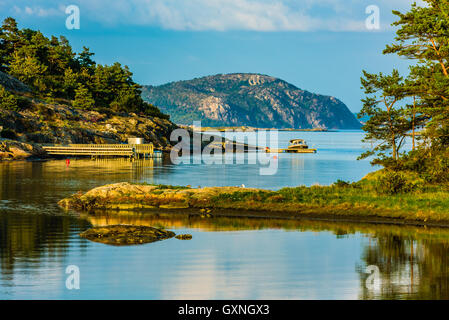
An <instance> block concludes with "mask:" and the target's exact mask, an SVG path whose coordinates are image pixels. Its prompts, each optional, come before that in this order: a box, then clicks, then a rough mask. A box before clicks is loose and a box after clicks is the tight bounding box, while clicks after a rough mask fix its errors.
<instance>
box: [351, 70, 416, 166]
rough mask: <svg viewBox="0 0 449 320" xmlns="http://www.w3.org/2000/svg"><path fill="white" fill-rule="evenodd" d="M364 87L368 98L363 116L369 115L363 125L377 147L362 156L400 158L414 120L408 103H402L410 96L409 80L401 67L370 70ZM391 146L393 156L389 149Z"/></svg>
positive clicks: (362, 80) (366, 138)
mask: <svg viewBox="0 0 449 320" xmlns="http://www.w3.org/2000/svg"><path fill="white" fill-rule="evenodd" d="M363 74H364V77H362V78H361V82H362V88H364V90H365V94H366V95H367V97H366V98H364V99H363V100H362V102H363V108H362V110H361V111H360V113H359V117H363V116H368V117H369V120H368V121H367V122H366V124H365V125H364V126H363V130H365V131H366V132H367V133H366V135H365V138H364V141H365V142H375V145H374V146H373V148H372V149H371V150H369V151H367V152H365V153H363V154H362V155H361V156H360V158H361V159H363V158H366V157H368V156H371V155H374V154H375V155H377V156H378V158H375V159H374V161H373V163H379V162H383V163H386V162H387V161H388V160H389V159H392V160H393V161H398V160H399V155H400V149H401V147H402V146H403V144H404V141H405V138H406V136H407V133H408V132H409V131H410V130H411V129H412V123H411V121H410V120H408V119H407V117H406V113H405V109H404V107H401V106H400V104H401V102H402V100H403V99H404V97H405V96H406V91H405V83H404V81H403V78H402V77H401V76H400V75H399V72H398V71H397V70H393V72H392V74H391V75H384V74H382V73H379V74H370V73H368V72H366V71H363ZM390 150H391V157H390V155H389V154H387V153H385V152H386V151H390Z"/></svg>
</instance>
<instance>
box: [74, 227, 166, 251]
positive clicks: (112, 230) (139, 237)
mask: <svg viewBox="0 0 449 320" xmlns="http://www.w3.org/2000/svg"><path fill="white" fill-rule="evenodd" d="M174 236H175V233H174V232H172V231H168V230H163V229H158V228H153V227H146V226H134V225H111V226H99V227H93V228H91V229H88V230H86V231H84V232H82V233H80V237H82V238H85V239H88V240H91V241H94V242H101V243H104V244H109V245H116V246H126V245H136V244H144V243H150V242H156V241H160V240H165V239H170V238H173V237H174Z"/></svg>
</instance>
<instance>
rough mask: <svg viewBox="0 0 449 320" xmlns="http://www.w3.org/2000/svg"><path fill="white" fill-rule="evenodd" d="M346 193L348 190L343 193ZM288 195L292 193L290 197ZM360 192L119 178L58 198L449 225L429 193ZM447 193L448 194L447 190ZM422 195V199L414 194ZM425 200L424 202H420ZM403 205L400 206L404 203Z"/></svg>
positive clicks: (92, 205) (99, 205) (93, 204)
mask: <svg viewBox="0 0 449 320" xmlns="http://www.w3.org/2000/svg"><path fill="white" fill-rule="evenodd" d="M344 192H346V193H348V195H347V196H344V194H343V193H344ZM289 194H293V196H291V197H289ZM353 194H355V196H357V197H360V190H350V189H348V188H347V187H338V186H321V187H310V188H307V187H298V188H285V189H282V190H279V191H270V190H262V189H252V188H241V187H206V188H190V187H179V186H162V185H159V186H158V185H136V184H130V183H126V182H124V183H116V184H110V185H106V186H102V187H98V188H94V189H92V190H90V191H88V192H86V193H82V192H80V193H77V194H74V195H72V196H71V197H69V198H66V199H63V200H61V201H60V202H59V206H61V207H62V208H65V209H74V210H81V211H88V212H89V211H96V210H108V211H122V210H124V211H145V210H168V211H183V212H192V213H193V214H197V215H201V216H204V217H214V216H235V217H237V216H240V217H242V216H248V217H264V218H270V217H272V218H281V219H282V218H285V219H310V220H326V221H336V220H339V221H353V222H372V223H387V224H401V225H404V224H405V225H426V226H444V227H446V226H447V227H449V218H448V216H447V215H445V214H444V213H445V212H446V211H445V209H443V212H444V213H441V212H439V211H432V209H431V208H433V207H435V208H436V207H437V206H439V205H440V202H438V203H435V204H433V203H432V201H434V202H437V201H440V200H441V199H439V200H431V199H427V198H425V197H426V195H423V196H421V198H423V199H419V196H418V197H417V196H414V195H410V197H411V198H413V199H414V200H418V202H424V201H426V202H427V203H428V204H429V205H430V206H429V207H427V210H425V209H422V208H414V207H413V206H412V204H410V205H405V204H404V199H403V198H404V196H403V195H399V196H398V199H397V200H396V198H395V197H394V196H374V195H369V194H367V195H366V196H365V198H363V199H359V198H357V199H358V200H357V201H354V200H351V199H352V198H351V196H352V195H353ZM442 197H445V199H447V198H448V195H447V193H442ZM415 198H418V199H415ZM421 200H422V201H421ZM400 202H402V203H403V205H402V206H401V203H400Z"/></svg>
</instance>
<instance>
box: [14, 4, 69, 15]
mask: <svg viewBox="0 0 449 320" xmlns="http://www.w3.org/2000/svg"><path fill="white" fill-rule="evenodd" d="M14 10H15V11H16V12H17V13H21V12H24V13H25V14H27V15H34V16H38V17H50V16H60V15H62V14H63V13H64V8H63V7H62V6H58V7H55V8H53V7H49V8H44V7H40V6H31V7H30V6H25V8H23V9H21V8H19V7H17V6H14Z"/></svg>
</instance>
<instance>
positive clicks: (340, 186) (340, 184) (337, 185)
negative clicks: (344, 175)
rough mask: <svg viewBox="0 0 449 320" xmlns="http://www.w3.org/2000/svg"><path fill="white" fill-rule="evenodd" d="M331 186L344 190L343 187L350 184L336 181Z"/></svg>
mask: <svg viewBox="0 0 449 320" xmlns="http://www.w3.org/2000/svg"><path fill="white" fill-rule="evenodd" d="M333 185H334V186H336V187H338V188H344V187H349V186H350V185H351V184H350V183H349V182H348V181H344V180H340V179H338V180H337V181H335V182H334V183H333Z"/></svg>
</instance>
